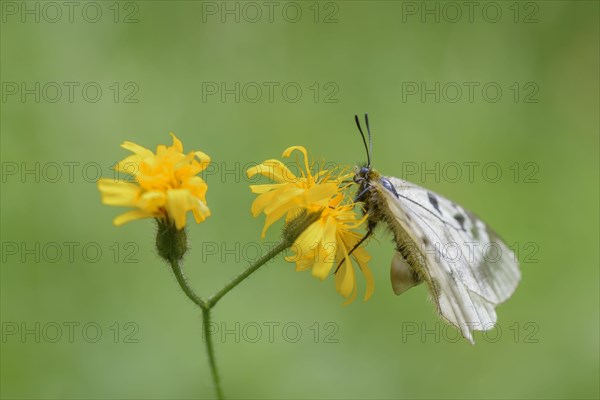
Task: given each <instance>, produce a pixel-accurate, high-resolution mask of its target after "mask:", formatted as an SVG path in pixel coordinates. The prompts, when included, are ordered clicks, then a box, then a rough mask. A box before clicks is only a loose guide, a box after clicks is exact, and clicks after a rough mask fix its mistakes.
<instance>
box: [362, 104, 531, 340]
mask: <svg viewBox="0 0 600 400" xmlns="http://www.w3.org/2000/svg"><path fill="white" fill-rule="evenodd" d="M355 121H356V125H357V127H358V130H359V132H360V134H361V136H362V140H363V144H364V146H365V150H366V152H367V164H366V165H363V166H357V167H356V168H355V175H354V182H355V183H356V184H358V190H357V194H356V197H355V202H356V203H362V206H363V209H364V211H365V213H366V215H367V233H366V235H365V236H364V237H363V238H362V239H361V241H360V242H359V243H357V244H356V246H354V248H357V247H358V246H360V245H361V243H362V242H363V241H364V240H366V239H367V238H368V237H370V236H371V235H372V234H373V231H374V229H375V227H376V226H377V225H378V224H379V223H384V224H385V225H387V227H388V228H389V230H390V231H391V232H392V234H393V238H394V242H395V245H396V253H395V254H394V257H393V259H392V266H391V281H392V288H393V290H394V292H395V293H396V294H397V295H400V294H402V293H403V292H405V291H406V290H408V289H410V288H411V287H413V286H416V285H418V284H420V283H422V282H425V283H426V284H427V287H428V289H429V292H430V294H431V298H432V300H433V302H434V303H435V305H436V308H437V311H438V313H439V314H440V315H441V316H442V318H443V319H444V320H446V321H447V322H449V323H450V324H452V325H454V326H455V327H456V328H458V329H459V330H460V332H461V334H462V336H463V337H464V338H465V339H467V340H468V341H469V342H471V343H473V344H474V343H475V342H474V340H473V331H486V330H490V329H492V328H493V327H494V326H495V324H496V321H497V317H496V310H495V307H496V306H497V305H498V304H500V303H502V302H504V301H505V300H507V299H508V298H509V297H510V296H511V295H512V294H513V292H514V291H515V289H516V287H517V285H518V283H519V281H520V279H521V272H520V270H519V265H518V262H517V259H516V257H515V255H514V253H513V252H512V251H511V250H510V249H509V247H508V246H507V245H506V244H505V243H504V242H503V241H502V239H500V237H499V236H498V235H497V234H496V233H495V232H494V231H493V230H491V229H490V228H489V227H488V226H487V225H486V224H485V223H484V222H483V221H482V220H481V219H479V218H478V217H477V216H476V215H475V214H473V213H472V212H470V211H467V210H465V209H464V208H463V207H461V206H460V205H458V204H456V203H454V202H452V201H451V200H448V199H446V198H444V197H442V196H440V195H439V194H436V193H433V192H431V191H429V190H427V189H425V188H422V187H420V186H417V185H415V184H413V183H410V182H408V181H405V180H403V179H399V178H394V177H391V176H383V175H381V174H379V172H377V171H376V170H374V169H373V168H371V154H372V144H373V142H372V138H371V129H370V127H369V119H368V115H367V114H365V123H366V127H367V133H368V138H369V145H368V146H367V140H366V138H365V134H364V133H363V130H362V127H361V125H360V121H359V119H358V116H357V115H355Z"/></svg>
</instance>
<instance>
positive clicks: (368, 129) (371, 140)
mask: <svg viewBox="0 0 600 400" xmlns="http://www.w3.org/2000/svg"><path fill="white" fill-rule="evenodd" d="M365 123H366V124H367V133H368V134H369V166H371V154H373V138H372V137H371V128H370V127H369V114H367V113H365ZM365 146H366V145H365Z"/></svg>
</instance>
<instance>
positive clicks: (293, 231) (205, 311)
mask: <svg viewBox="0 0 600 400" xmlns="http://www.w3.org/2000/svg"><path fill="white" fill-rule="evenodd" d="M320 214H321V213H320V212H316V213H311V214H303V215H301V216H300V217H298V218H296V219H295V220H293V221H290V223H288V225H287V228H286V230H285V231H284V233H283V240H282V241H281V242H280V243H279V244H278V245H277V246H275V247H274V248H273V249H272V250H271V251H269V252H268V253H267V254H265V255H264V256H263V257H261V258H260V259H259V260H258V261H257V262H256V263H254V264H252V265H250V266H249V267H248V268H246V269H245V270H244V271H243V272H242V273H241V274H239V275H238V276H236V277H235V278H233V279H232V280H231V282H229V283H228V284H227V285H225V287H223V289H221V290H219V291H218V292H217V293H215V294H214V295H212V296H211V297H209V299H208V301H205V300H203V299H202V298H201V297H200V296H198V295H197V294H196V293H195V292H194V290H193V289H192V288H191V287H190V286H189V284H188V282H187V280H186V279H185V276H183V270H182V268H181V266H180V264H179V261H178V260H179V257H180V256H182V255H183V253H182V254H179V253H173V252H172V249H173V248H175V249H176V248H177V246H182V244H181V243H184V244H185V241H183V242H182V241H181V240H179V241H178V242H175V241H173V242H174V243H175V246H174V245H172V244H171V243H168V245H167V246H162V247H161V245H162V244H163V242H162V241H161V242H160V245H159V246H158V248H159V253H160V254H161V255H163V256H164V258H167V259H168V261H169V264H171V268H172V269H173V273H174V274H175V278H177V283H179V286H180V287H181V289H182V290H183V292H184V293H185V295H186V296H187V297H188V298H189V299H190V300H192V301H193V302H194V304H196V305H197V306H198V307H200V308H201V309H202V319H203V321H202V327H203V332H204V342H205V343H206V351H207V353H208V362H209V365H210V371H211V374H212V379H213V383H214V385H215V391H216V392H217V398H218V399H223V398H224V396H223V389H221V380H220V378H219V371H218V369H217V362H216V358H215V350H214V347H213V343H212V334H211V332H210V329H209V328H210V317H211V315H210V311H211V309H212V308H213V307H214V306H215V305H216V304H217V302H218V301H219V300H220V299H221V298H222V297H223V296H225V295H226V294H227V293H229V291H230V290H232V289H233V288H234V287H236V286H237V285H239V284H240V283H241V282H242V281H243V280H244V279H246V278H247V277H249V276H250V275H251V274H252V273H254V272H255V271H257V270H258V269H259V268H260V267H262V266H263V265H265V264H266V263H267V262H269V261H270V260H272V259H273V258H275V257H276V256H277V255H279V254H280V253H282V252H283V251H285V250H286V249H287V248H289V247H290V246H291V245H292V244H293V243H294V241H295V240H296V239H297V238H298V236H300V234H302V232H304V230H305V229H306V228H308V227H309V226H310V225H311V224H312V223H313V222H315V221H316V220H317V219H318V218H319V216H320ZM182 237H184V236H182ZM184 238H185V237H184ZM173 254H175V256H173Z"/></svg>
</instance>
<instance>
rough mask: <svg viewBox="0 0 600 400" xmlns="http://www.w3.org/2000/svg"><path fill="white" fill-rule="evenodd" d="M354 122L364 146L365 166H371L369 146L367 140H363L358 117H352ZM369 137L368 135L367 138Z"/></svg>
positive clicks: (363, 136) (363, 135)
mask: <svg viewBox="0 0 600 400" xmlns="http://www.w3.org/2000/svg"><path fill="white" fill-rule="evenodd" d="M354 121H355V122H356V126H357V127H358V130H359V132H360V136H361V137H362V140H363V144H364V145H365V151H366V152H367V164H368V165H369V166H371V154H370V152H369V146H367V139H366V138H365V134H364V133H363V130H362V128H361V126H360V121H359V120H358V115H356V114H355V115H354ZM367 125H368V124H367ZM370 136H371V135H369V138H370Z"/></svg>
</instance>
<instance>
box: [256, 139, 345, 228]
mask: <svg viewBox="0 0 600 400" xmlns="http://www.w3.org/2000/svg"><path fill="white" fill-rule="evenodd" d="M294 150H298V151H300V152H301V153H302V154H303V155H304V168H305V171H301V176H300V177H297V176H296V175H294V173H293V172H292V171H290V170H289V169H288V167H286V166H285V165H284V164H283V163H282V162H281V161H279V160H266V161H264V162H263V163H261V164H259V165H257V166H255V167H252V168H249V169H248V170H247V171H246V175H248V177H249V178H251V177H253V176H255V175H257V174H260V175H263V176H266V177H267V178H269V179H271V180H273V181H275V182H277V183H274V184H266V185H250V189H251V190H252V192H253V193H257V194H259V196H258V197H257V198H256V200H254V202H253V203H252V208H251V211H252V215H253V216H255V217H256V216H258V215H259V214H260V213H261V212H264V213H265V215H266V216H267V219H266V221H265V226H264V228H263V231H262V234H261V236H262V237H263V238H264V237H265V234H266V232H267V229H268V228H269V227H270V226H271V225H272V224H273V223H274V222H275V221H277V220H278V219H280V218H281V217H283V216H284V215H285V216H287V219H290V218H292V217H294V216H296V215H298V213H299V211H302V210H306V209H309V211H313V210H319V209H320V208H322V207H325V206H326V205H327V203H328V202H329V199H331V198H332V197H333V196H334V195H335V194H336V193H338V191H339V184H340V182H341V181H342V180H343V179H345V178H346V177H343V176H339V177H338V178H337V179H334V178H332V172H328V171H321V172H319V173H317V174H316V175H312V173H311V171H310V167H309V165H308V155H307V153H306V149H305V148H304V147H302V146H292V147H289V148H287V149H286V150H285V151H284V152H283V154H282V156H283V157H289V156H290V154H291V153H292V151H294Z"/></svg>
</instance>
